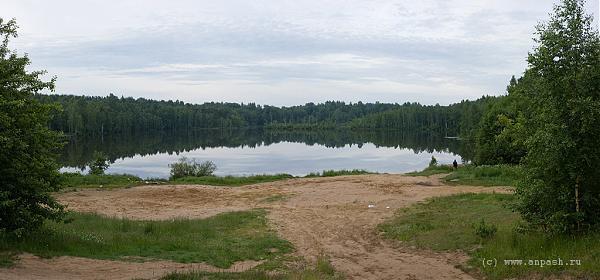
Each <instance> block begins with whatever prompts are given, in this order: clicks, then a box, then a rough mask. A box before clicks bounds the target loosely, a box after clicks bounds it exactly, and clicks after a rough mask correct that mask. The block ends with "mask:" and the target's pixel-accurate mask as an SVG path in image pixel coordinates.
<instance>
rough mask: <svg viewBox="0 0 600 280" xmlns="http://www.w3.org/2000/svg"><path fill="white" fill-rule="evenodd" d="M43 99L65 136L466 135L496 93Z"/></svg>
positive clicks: (60, 96)
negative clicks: (339, 131)
mask: <svg viewBox="0 0 600 280" xmlns="http://www.w3.org/2000/svg"><path fill="white" fill-rule="evenodd" d="M36 98H37V99H38V100H40V101H42V102H43V103H58V104H60V105H61V107H62V110H61V111H60V112H58V113H56V114H55V116H54V118H53V120H52V122H51V128H53V129H55V130H60V131H63V132H65V133H66V134H68V135H87V136H89V135H92V136H96V135H114V134H121V133H139V132H148V131H188V130H193V129H205V128H262V127H266V128H271V129H313V128H339V127H348V128H355V129H361V128H368V129H373V128H376V129H393V130H403V131H410V132H411V133H435V134H437V135H442V136H458V135H460V136H463V137H465V138H468V137H469V136H471V134H472V131H473V130H474V129H476V127H477V125H478V123H479V120H480V119H481V117H482V115H483V113H484V111H485V109H486V108H487V107H488V105H489V103H491V102H492V101H495V100H497V99H499V98H498V97H482V98H480V99H478V100H476V101H462V102H460V103H457V104H453V105H450V106H440V105H435V106H426V105H421V104H418V103H404V104H402V105H400V104H386V103H362V102H358V103H348V104H347V103H344V102H336V101H328V102H325V103H322V104H314V103H307V104H305V105H300V106H291V107H274V106H268V105H264V106H261V105H256V104H253V103H250V104H236V103H214V102H211V103H204V104H198V105H196V104H189V103H184V102H181V101H155V100H148V99H144V98H138V99H134V98H125V97H120V98H119V97H117V96H115V95H113V94H110V95H109V96H107V97H88V96H73V95H42V94H38V95H36Z"/></svg>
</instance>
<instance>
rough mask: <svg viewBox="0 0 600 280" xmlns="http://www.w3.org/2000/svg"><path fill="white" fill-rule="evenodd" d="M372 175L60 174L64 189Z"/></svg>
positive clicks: (234, 183) (342, 172)
mask: <svg viewBox="0 0 600 280" xmlns="http://www.w3.org/2000/svg"><path fill="white" fill-rule="evenodd" d="M371 173H372V172H369V171H366V170H360V169H353V170H345V169H343V170H324V171H322V172H313V173H309V174H308V175H306V176H293V175H290V174H285V173H281V174H273V175H269V174H263V175H250V176H202V177H183V178H178V179H173V180H166V179H148V180H143V179H141V178H139V177H136V176H133V175H127V174H123V175H118V174H105V175H90V174H79V173H63V174H62V180H63V186H65V188H66V189H67V190H72V189H75V188H106V189H110V188H123V187H133V186H139V185H145V184H182V185H184V184H189V185H211V186H243V185H251V184H258V183H267V182H274V181H280V180H287V179H293V178H314V177H333V176H345V175H362V174H371Z"/></svg>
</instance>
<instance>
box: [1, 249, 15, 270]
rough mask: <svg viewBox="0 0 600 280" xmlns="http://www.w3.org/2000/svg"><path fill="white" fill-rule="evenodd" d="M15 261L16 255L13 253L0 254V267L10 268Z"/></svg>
mask: <svg viewBox="0 0 600 280" xmlns="http://www.w3.org/2000/svg"><path fill="white" fill-rule="evenodd" d="M16 260H17V254H16V253H15V252H10V251H4V252H0V267H12V266H13V265H14V264H15V261H16Z"/></svg>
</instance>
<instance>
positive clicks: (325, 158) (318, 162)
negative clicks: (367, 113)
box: [107, 142, 461, 178]
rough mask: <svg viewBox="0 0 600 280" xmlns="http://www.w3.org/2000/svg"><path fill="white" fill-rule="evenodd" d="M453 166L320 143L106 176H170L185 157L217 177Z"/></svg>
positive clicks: (224, 151)
mask: <svg viewBox="0 0 600 280" xmlns="http://www.w3.org/2000/svg"><path fill="white" fill-rule="evenodd" d="M432 155H433V156H435V157H436V158H437V159H438V161H439V162H440V163H442V164H449V163H451V162H452V161H453V160H454V159H456V160H458V161H460V160H461V158H460V156H458V155H454V154H450V153H445V152H434V153H427V152H422V153H418V154H417V153H415V152H414V151H413V150H410V149H398V148H390V147H376V146H375V145H373V144H370V143H368V144H364V145H362V147H361V148H359V147H358V146H357V145H352V146H350V145H346V146H344V147H341V148H327V147H325V146H322V145H312V146H310V145H306V144H302V143H291V142H281V143H277V144H272V145H269V146H258V147H256V148H247V147H246V148H225V147H220V148H206V149H196V150H192V151H188V152H182V153H179V155H177V154H175V153H171V154H169V153H160V154H155V155H150V156H139V155H136V156H134V157H130V158H125V159H119V160H116V161H115V162H114V163H113V164H112V165H111V166H110V168H109V169H108V171H107V172H108V173H129V174H134V175H138V176H140V177H144V178H148V177H163V178H164V177H168V176H169V167H168V165H169V164H170V163H172V162H175V161H177V159H179V158H180V157H182V156H186V157H188V158H195V159H197V160H199V161H203V160H211V161H214V162H215V163H216V164H217V167H218V169H217V172H216V174H217V175H249V174H265V173H267V174H273V173H290V174H292V175H305V174H308V173H310V172H315V171H322V170H328V169H366V170H369V171H377V172H389V173H403V172H409V171H414V170H419V169H422V168H424V167H426V166H427V164H428V163H429V160H430V159H431V156H432Z"/></svg>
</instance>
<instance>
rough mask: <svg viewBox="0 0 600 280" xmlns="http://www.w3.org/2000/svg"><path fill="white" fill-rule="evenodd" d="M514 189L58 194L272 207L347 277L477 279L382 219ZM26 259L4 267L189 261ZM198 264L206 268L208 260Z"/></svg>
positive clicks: (150, 210) (345, 186)
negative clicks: (391, 235)
mask: <svg viewBox="0 0 600 280" xmlns="http://www.w3.org/2000/svg"><path fill="white" fill-rule="evenodd" d="M508 191H510V190H508V189H506V188H484V187H467V186H445V185H443V184H441V183H440V182H439V179H438V178H437V177H408V176H403V175H362V176H343V177H331V178H313V179H292V180H286V181H279V182H273V183H265V184H259V185H252V186H245V187H236V188H227V187H206V186H144V187H136V188H130V189H119V190H111V191H94V190H86V191H80V192H73V193H65V194H61V195H59V196H58V199H59V200H60V201H61V202H63V203H65V204H67V205H68V206H69V209H71V210H77V211H91V212H98V213H101V214H105V215H109V216H119V217H130V218H134V219H153V220H162V219H172V218H176V217H188V218H204V217H208V216H212V215H215V214H217V213H221V212H227V211H236V210H246V209H252V208H259V207H260V208H266V209H268V210H269V219H270V220H271V221H272V224H273V226H274V228H276V229H277V231H278V232H279V233H280V235H281V236H282V237H283V238H284V239H287V240H289V241H290V242H292V243H293V244H294V246H295V247H296V248H297V254H299V255H300V256H302V257H304V258H306V259H308V260H315V259H316V258H317V257H318V256H320V255H325V256H327V257H329V258H330V260H331V262H332V264H333V265H334V267H335V268H336V269H337V270H339V271H341V272H342V273H344V274H345V275H346V276H347V278H349V279H471V277H470V276H469V275H467V274H465V273H464V272H462V271H461V270H459V269H457V268H455V265H456V264H459V263H461V262H464V261H465V260H466V256H464V255H461V254H459V253H452V254H449V253H445V254H442V253H434V252H429V251H422V250H416V249H413V248H407V247H403V246H401V245H399V244H397V243H394V242H390V241H386V240H384V239H383V238H381V237H380V236H379V235H378V233H377V231H376V226H377V224H379V223H381V222H383V221H384V220H385V219H386V218H389V217H390V216H392V215H393V213H394V212H395V211H396V210H397V209H399V208H403V207H407V206H409V205H411V204H413V203H416V202H419V201H423V200H425V199H427V198H430V197H434V196H444V195H450V194H456V193H465V192H508ZM269 198H271V199H269ZM369 205H372V206H373V207H369ZM24 260H25V261H21V262H19V264H18V266H17V267H16V268H12V269H1V270H0V278H2V279H4V278H5V277H6V276H7V275H8V278H11V275H12V276H27V275H29V276H30V277H26V278H30V279H50V278H51V277H49V275H58V276H57V277H55V278H54V279H60V278H63V279H64V278H78V279H81V278H84V279H102V278H104V277H106V278H108V279H127V278H132V277H138V278H158V277H160V276H162V275H164V274H165V273H168V272H170V271H173V270H185V269H190V267H185V266H184V265H181V264H174V263H169V262H154V263H152V262H151V263H131V264H129V265H128V263H126V262H111V261H100V260H88V259H81V258H73V257H61V258H55V259H51V260H39V259H36V258H35V257H32V256H27V257H26V258H25V259H24ZM70 260H77V261H82V262H84V264H81V265H74V266H70V268H69V269H67V270H65V269H64V267H63V266H62V264H64V262H70ZM62 261H64V262H63V263H62V264H61V262H62ZM77 261H73V262H74V263H77ZM90 263H92V264H91V265H90ZM178 265H179V266H178ZM191 266H193V265H191ZM196 266H197V269H201V266H202V265H198V264H197V265H196ZM39 267H43V271H44V273H43V276H44V277H41V278H38V277H36V275H38V274H36V271H39ZM249 267H252V265H249V264H240V265H238V266H236V267H235V268H234V269H240V268H249ZM205 268H206V270H211V268H210V267H206V266H205ZM138 272H139V273H138ZM70 276H72V277H70ZM12 278H13V279H14V278H18V279H24V278H20V277H12Z"/></svg>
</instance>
